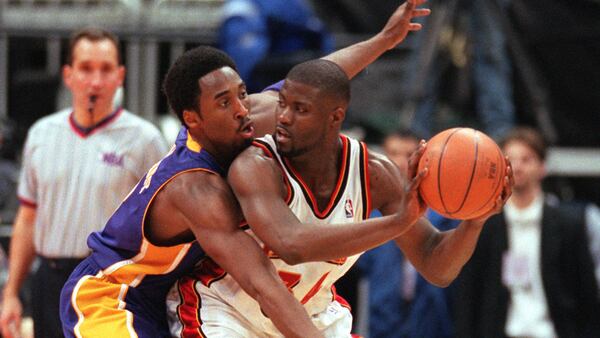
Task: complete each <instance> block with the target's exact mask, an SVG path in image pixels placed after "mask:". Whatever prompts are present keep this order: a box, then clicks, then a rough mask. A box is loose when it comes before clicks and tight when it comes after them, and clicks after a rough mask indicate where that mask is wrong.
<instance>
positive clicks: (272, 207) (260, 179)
mask: <svg viewBox="0 0 600 338" xmlns="http://www.w3.org/2000/svg"><path fill="white" fill-rule="evenodd" d="M236 162H238V161H237V160H236V161H235V162H234V164H233V165H232V167H231V169H230V171H229V176H228V180H229V183H230V184H231V187H232V189H233V191H234V193H235V195H236V197H237V199H238V201H239V203H240V206H241V209H242V212H243V214H244V217H245V219H246V221H247V222H248V224H249V225H250V226H251V227H252V230H253V231H254V232H255V233H256V235H257V236H258V237H259V238H260V239H261V240H263V241H264V242H266V243H267V244H270V245H272V246H273V245H276V243H279V242H280V240H281V239H282V238H285V237H286V236H288V235H289V234H287V233H285V231H286V229H290V228H293V225H294V224H297V223H299V221H298V219H297V218H296V216H295V215H294V214H293V213H292V211H291V210H290V208H289V207H288V205H287V204H286V202H285V200H284V195H285V193H286V190H285V185H284V181H283V177H282V175H281V173H280V171H279V168H278V167H276V165H275V164H273V163H271V162H269V160H268V159H264V158H254V159H251V160H249V161H241V162H238V163H236Z"/></svg>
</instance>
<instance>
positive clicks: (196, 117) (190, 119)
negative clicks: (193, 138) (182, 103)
mask: <svg viewBox="0 0 600 338" xmlns="http://www.w3.org/2000/svg"><path fill="white" fill-rule="evenodd" d="M183 121H184V122H185V125H186V126H188V127H189V128H190V129H192V128H198V127H199V126H200V125H201V124H202V119H201V118H200V114H199V113H198V112H196V111H194V110H189V109H186V110H184V111H183Z"/></svg>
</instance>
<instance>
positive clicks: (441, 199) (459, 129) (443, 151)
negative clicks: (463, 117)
mask: <svg viewBox="0 0 600 338" xmlns="http://www.w3.org/2000/svg"><path fill="white" fill-rule="evenodd" d="M461 130H462V128H456V130H454V131H453V132H452V133H451V134H450V135H448V137H447V138H446V140H445V141H444V147H442V151H441V153H440V156H439V158H438V170H437V181H438V184H437V189H438V196H439V198H440V202H442V207H443V208H444V211H445V212H446V213H447V214H452V212H450V211H448V208H447V207H446V203H445V202H444V195H443V194H442V163H443V159H444V154H445V152H446V149H447V148H448V143H449V142H450V139H451V138H452V136H454V134H456V133H458V132H459V131H461Z"/></svg>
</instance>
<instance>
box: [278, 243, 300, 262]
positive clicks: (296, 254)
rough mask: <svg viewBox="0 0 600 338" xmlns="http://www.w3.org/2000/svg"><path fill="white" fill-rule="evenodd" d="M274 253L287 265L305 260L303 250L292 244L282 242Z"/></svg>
mask: <svg viewBox="0 0 600 338" xmlns="http://www.w3.org/2000/svg"><path fill="white" fill-rule="evenodd" d="M276 254H277V256H279V258H281V259H282V260H283V261H284V262H285V263H286V264H288V265H296V264H301V263H305V262H307V260H306V259H305V257H304V255H303V252H302V251H300V250H299V249H298V248H297V247H296V246H294V245H293V244H290V245H288V244H282V246H281V248H280V249H279V250H278V251H277V252H276Z"/></svg>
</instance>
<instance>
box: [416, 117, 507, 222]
mask: <svg viewBox="0 0 600 338" xmlns="http://www.w3.org/2000/svg"><path fill="white" fill-rule="evenodd" d="M425 166H428V167H429V173H428V174H427V176H425V177H424V178H423V181H421V184H420V186H419V192H420V194H421V197H422V198H423V200H424V201H425V203H427V205H428V206H429V207H430V208H431V209H433V210H435V211H436V212H438V213H439V214H441V215H443V216H445V217H448V218H454V219H470V218H476V217H479V216H482V215H483V214H485V213H487V212H488V211H490V210H491V208H492V207H493V206H494V203H495V200H496V198H497V197H498V195H499V194H500V193H501V192H502V186H503V184H502V182H503V179H504V176H505V170H506V164H505V160H504V155H503V154H502V151H501V150H500V147H498V145H497V144H496V142H494V140H492V139H491V138H490V137H489V136H487V135H485V134H484V133H482V132H480V131H478V130H474V129H471V128H452V129H448V130H445V131H442V132H441V133H439V134H437V135H435V136H434V137H432V138H431V139H430V140H429V141H428V142H427V149H426V150H425V152H424V153H423V156H422V157H421V160H420V161H419V171H421V170H422V169H423V168H424V167H425Z"/></svg>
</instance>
